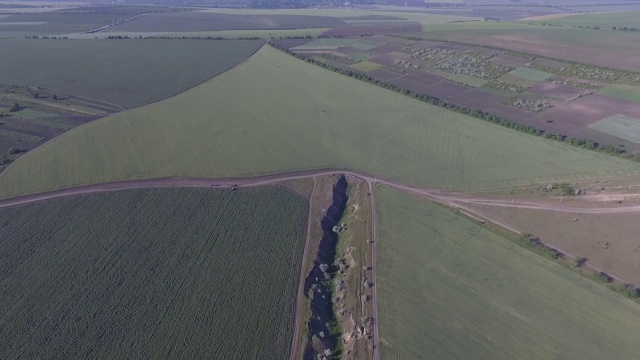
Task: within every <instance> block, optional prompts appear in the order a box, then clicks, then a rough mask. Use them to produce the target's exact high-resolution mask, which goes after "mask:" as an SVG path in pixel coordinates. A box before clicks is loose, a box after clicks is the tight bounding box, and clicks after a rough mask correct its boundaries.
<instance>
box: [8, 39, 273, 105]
mask: <svg viewBox="0 0 640 360" xmlns="http://www.w3.org/2000/svg"><path fill="white" fill-rule="evenodd" d="M262 44H263V41H262V40H233V41H232V40H228V41H206V40H133V39H130V40H93V39H92V40H43V39H39V40H38V39H0V53H1V54H2V71H0V83H2V84H16V85H21V86H38V87H45V88H49V89H51V90H53V91H61V92H65V93H69V94H72V95H78V96H82V97H87V98H92V99H94V100H98V101H103V102H107V103H111V104H115V105H119V106H122V107H124V108H131V107H136V106H140V105H143V104H146V103H149V102H152V101H156V100H160V99H163V98H166V97H168V96H171V95H173V94H176V93H178V92H180V91H183V90H185V89H188V88H190V87H193V86H195V85H197V84H199V83H201V82H202V81H204V80H206V79H209V78H210V77H212V76H214V75H216V74H218V73H220V72H222V71H224V70H226V69H228V68H230V67H232V66H233V65H235V64H237V63H239V62H241V61H242V60H244V59H245V58H247V57H248V56H250V55H251V54H252V53H253V52H255V51H256V50H257V49H258V48H259V47H260V46H261V45H262ZM42 59H47V63H46V66H45V65H43V63H42ZM150 64H153V66H150Z"/></svg>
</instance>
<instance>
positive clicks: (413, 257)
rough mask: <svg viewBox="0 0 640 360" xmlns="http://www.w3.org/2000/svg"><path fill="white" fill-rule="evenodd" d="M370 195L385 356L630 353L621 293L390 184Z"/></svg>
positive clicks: (632, 340) (630, 315) (634, 311)
mask: <svg viewBox="0 0 640 360" xmlns="http://www.w3.org/2000/svg"><path fill="white" fill-rule="evenodd" d="M375 193H376V195H377V199H376V203H377V221H378V233H377V236H376V238H377V239H378V266H379V268H378V277H377V281H378V285H377V286H378V295H379V298H378V304H379V308H378V314H379V326H380V338H381V345H382V348H381V355H382V358H383V359H415V358H420V357H422V358H425V359H427V358H462V359H469V358H474V359H481V358H490V359H530V358H541V359H548V358H557V357H560V358H563V359H620V360H622V359H635V358H636V357H637V353H638V351H640V344H638V342H637V341H636V334H637V333H638V331H640V325H639V324H640V308H638V305H637V304H635V303H634V302H632V301H631V300H628V299H626V298H625V297H623V296H621V295H619V294H616V293H614V292H612V291H610V290H608V289H606V288H605V287H603V286H600V285H598V284H596V283H593V282H591V281H590V280H587V279H585V278H582V277H581V276H580V275H578V274H575V273H573V272H571V271H568V270H567V269H565V268H563V267H562V266H560V265H558V264H555V263H553V262H551V261H550V260H546V259H544V258H542V257H540V256H538V255H536V254H534V253H532V252H530V251H528V250H525V249H523V248H521V247H519V246H518V245H515V244H514V243H512V242H510V241H507V240H505V239H502V238H500V237H498V236H497V235H495V234H493V233H491V232H488V231H487V230H484V229H483V228H482V227H481V226H479V225H477V224H476V223H474V222H472V221H470V220H467V219H465V218H464V217H461V216H459V215H457V214H455V213H453V212H451V211H449V210H448V209H446V208H442V207H440V206H437V205H434V204H432V203H429V202H426V201H424V200H421V199H419V198H414V197H411V196H409V195H406V194H404V193H400V192H398V191H396V190H391V189H388V188H385V187H379V188H378V189H376V191H375Z"/></svg>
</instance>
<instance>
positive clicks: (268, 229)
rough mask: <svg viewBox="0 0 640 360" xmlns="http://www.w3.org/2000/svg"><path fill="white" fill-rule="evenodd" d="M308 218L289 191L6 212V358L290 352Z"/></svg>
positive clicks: (128, 198)
mask: <svg viewBox="0 0 640 360" xmlns="http://www.w3.org/2000/svg"><path fill="white" fill-rule="evenodd" d="M96 209H98V210H96ZM306 212H307V204H306V200H305V199H304V198H302V197H300V196H298V195H294V194H293V193H292V192H290V191H289V190H286V189H285V188H283V187H277V186H274V187H265V188H252V189H239V190H236V191H231V190H229V189H220V190H214V189H144V190H143V189H138V190H126V191H119V192H112V193H103V194H92V195H82V196H74V197H68V198H64V199H54V200H50V201H46V202H41V203H37V204H31V205H25V206H17V207H13V208H11V209H2V210H0V219H3V220H2V223H3V224H4V225H3V226H2V227H0V235H1V236H0V238H2V239H3V240H2V242H0V251H1V252H2V253H3V254H4V256H2V259H1V260H0V269H3V271H2V272H1V274H2V275H0V282H2V284H3V292H2V294H0V298H1V299H2V301H1V302H0V303H1V304H2V307H3V311H2V312H0V314H1V315H0V326H1V327H2V328H5V329H8V328H10V329H12V331H11V332H8V333H6V334H4V335H3V341H2V342H0V353H2V354H3V355H4V356H6V357H7V358H11V359H29V358H43V357H47V358H74V357H85V356H90V357H96V358H110V357H111V358H140V357H148V356H151V357H163V356H170V357H183V358H235V359H255V358H271V357H274V358H285V357H286V355H287V354H288V352H289V344H290V341H291V335H292V332H291V330H292V328H293V326H292V322H293V314H294V307H295V292H296V287H297V283H298V282H297V277H298V275H299V272H300V263H301V262H300V260H301V256H302V247H303V245H304V241H303V238H304V229H305V228H306ZM34 219H35V220H34ZM149 219H152V220H153V221H149ZM25 283H27V284H29V286H26V287H25V286H24V284H25ZM247 329H251V331H247ZM79 331H81V332H82V335H78V334H79ZM230 339H231V340H230ZM154 354H155V355H154Z"/></svg>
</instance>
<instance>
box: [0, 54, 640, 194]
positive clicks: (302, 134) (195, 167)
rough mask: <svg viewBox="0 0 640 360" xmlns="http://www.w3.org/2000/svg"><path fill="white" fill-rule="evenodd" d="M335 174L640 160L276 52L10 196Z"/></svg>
mask: <svg viewBox="0 0 640 360" xmlns="http://www.w3.org/2000/svg"><path fill="white" fill-rule="evenodd" d="M247 104H249V105H250V106H247ZM400 158H401V159H403V161H402V162H399V161H397V159H400ZM336 167H339V168H350V169H353V170H357V171H361V172H365V173H370V174H375V175H376V176H380V177H383V178H390V179H393V180H398V181H402V182H405V183H407V184H415V185H420V186H423V187H439V188H443V189H448V190H451V189H484V188H495V187H506V186H516V185H525V184H532V183H539V182H544V181H551V182H561V181H567V180H570V179H581V178H593V177H598V176H615V175H631V174H638V173H640V166H639V165H638V164H635V163H632V162H629V161H625V160H622V159H616V158H611V157H609V156H605V155H600V154H597V153H591V152H586V151H584V150H581V149H577V148H572V147H570V146H567V145H564V144H561V143H557V142H553V141H549V140H544V139H540V138H534V137H532V136H529V135H526V134H522V133H518V132H515V131H512V130H509V129H505V128H502V127H499V126H495V125H492V124H489V123H485V122H483V121H480V120H478V119H474V118H470V117H466V116H463V115H460V114H458V113H454V112H450V111H447V110H445V109H442V108H438V107H434V106H430V105H427V104H424V103H421V102H418V101H415V100H413V99H410V98H408V97H406V96H402V95H400V94H396V93H390V92H389V91H387V90H384V89H381V88H378V87H376V86H374V85H370V84H366V83H363V82H359V81H357V80H354V79H350V78H347V77H344V76H342V75H339V74H335V73H332V72H329V71H326V70H323V69H321V68H318V67H315V66H312V65H309V64H306V63H305V62H303V61H300V60H297V59H295V58H293V57H290V56H288V55H286V54H283V53H281V52H279V51H278V50H275V49H272V48H268V47H266V48H263V49H261V50H260V51H259V52H258V53H256V55H254V56H253V57H252V58H250V59H249V60H248V61H247V62H245V63H244V64H242V65H241V66H238V67H236V68H234V69H232V70H231V71H228V72H226V73H223V74H221V75H220V76H218V77H216V78H214V79H213V80H211V81H209V82H207V83H205V84H203V85H201V86H198V87H196V88H194V89H192V90H190V91H187V92H185V93H182V94H180V95H178V96H176V97H173V98H171V99H167V100H165V101H162V102H159V103H155V104H151V105H148V106H145V107H141V108H138V109H134V110H130V111H126V112H123V113H119V114H116V115H114V116H110V117H107V118H104V119H101V120H98V121H95V122H92V123H91V124H89V125H86V126H83V127H80V128H77V129H74V130H71V131H69V132H67V133H66V134H65V135H63V136H61V137H58V138H56V139H54V140H52V141H50V142H48V143H47V144H45V145H43V146H42V147H39V148H38V149H35V150H34V151H32V152H30V153H27V154H26V155H24V156H22V157H20V158H19V159H18V160H17V161H15V162H14V163H13V166H12V167H11V168H10V169H9V170H8V171H7V172H6V173H4V174H3V176H2V177H0V195H1V196H2V197H10V196H17V195H21V194H28V193H35V192H43V191H48V190H52V189H60V188H66V187H72V186H78V185H85V184H91V183H101V182H109V181H116V180H125V179H149V178H158V177H172V176H193V177H238V176H255V175H261V174H272V173H279V172H287V171H300V170H306V169H318V168H336Z"/></svg>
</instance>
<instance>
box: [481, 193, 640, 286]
mask: <svg viewBox="0 0 640 360" xmlns="http://www.w3.org/2000/svg"><path fill="white" fill-rule="evenodd" d="M612 199H613V198H612ZM470 207H471V208H473V209H475V210H477V211H479V212H481V213H482V214H484V215H486V216H488V217H489V218H492V219H496V220H498V221H500V222H503V223H505V224H507V225H509V226H511V227H514V228H516V229H518V230H520V231H522V232H526V233H531V234H534V235H536V236H539V237H540V238H541V239H542V240H543V241H544V242H545V243H547V244H549V245H551V246H555V247H558V248H560V249H563V250H564V251H566V252H568V253H570V254H572V255H574V256H577V257H585V258H587V259H588V260H587V261H588V262H589V263H590V264H592V265H594V266H596V267H598V268H601V269H603V270H605V271H606V272H608V273H610V274H612V275H615V276H617V277H620V278H622V279H624V280H626V281H627V282H630V283H633V284H635V285H637V284H640V240H639V239H638V236H637V234H638V233H640V222H638V221H636V220H635V219H637V217H638V214H637V213H631V214H580V213H558V212H552V211H541V210H527V209H513V208H500V207H493V206H487V205H472V206H470Z"/></svg>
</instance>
